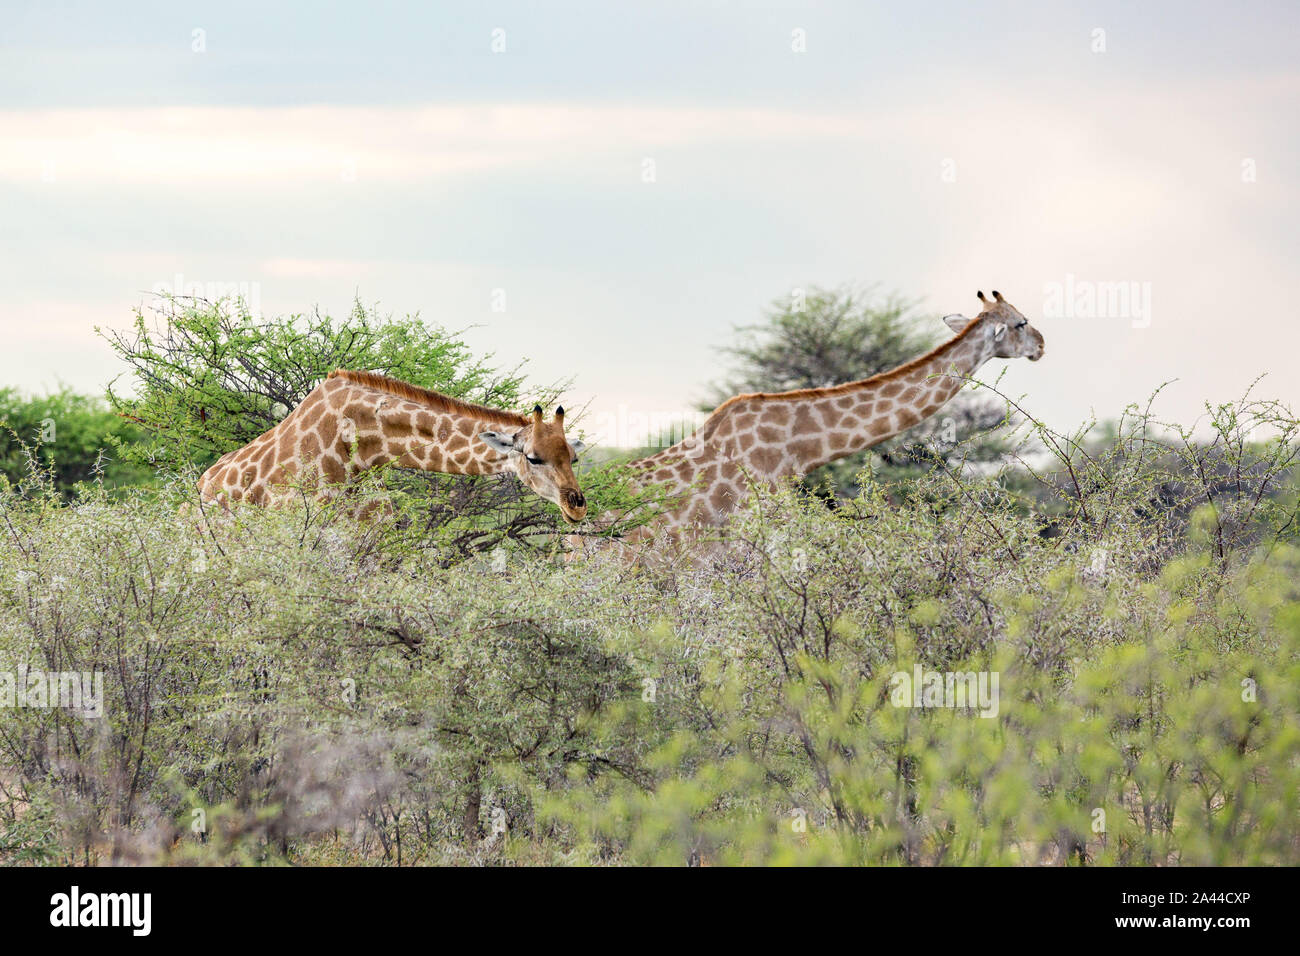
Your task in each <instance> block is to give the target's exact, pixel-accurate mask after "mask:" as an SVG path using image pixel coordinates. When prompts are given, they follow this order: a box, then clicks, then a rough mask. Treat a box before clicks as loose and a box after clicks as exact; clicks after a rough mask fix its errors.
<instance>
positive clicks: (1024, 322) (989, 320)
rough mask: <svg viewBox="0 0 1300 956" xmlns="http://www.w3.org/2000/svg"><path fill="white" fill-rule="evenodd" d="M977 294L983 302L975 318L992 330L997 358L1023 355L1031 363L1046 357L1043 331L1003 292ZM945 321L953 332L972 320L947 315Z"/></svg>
mask: <svg viewBox="0 0 1300 956" xmlns="http://www.w3.org/2000/svg"><path fill="white" fill-rule="evenodd" d="M975 294H976V295H977V296H978V297H979V300H980V302H981V303H983V305H984V308H983V309H982V310H981V311H980V314H979V315H977V316H975V319H976V320H979V321H982V322H984V323H985V326H986V327H987V328H988V329H989V332H988V334H989V335H991V336H992V339H993V354H994V355H996V356H997V357H998V358H1022V357H1023V358H1027V359H1029V361H1031V362H1037V361H1038V360H1039V359H1040V358H1042V357H1043V348H1044V346H1043V333H1041V332H1039V331H1038V330H1037V329H1036V328H1034V327H1033V326H1032V325H1030V324H1029V320H1028V319H1026V318H1025V317H1024V316H1023V315H1021V314H1020V311H1019V310H1018V309H1017V308H1016V307H1015V306H1014V305H1012V304H1011V303H1010V302H1008V301H1007V300H1006V299H1004V298H1002V293H1001V292H997V291H996V290H995V291H994V293H993V298H992V299H990V298H987V297H986V296H985V295H984V293H983V292H976V293H975ZM943 320H944V321H945V322H947V323H948V327H949V328H950V329H952V330H953V331H954V332H960V331H962V330H963V329H964V328H966V326H967V325H968V324H970V322H971V321H972V320H971V319H968V318H966V316H964V315H945V316H944V317H943Z"/></svg>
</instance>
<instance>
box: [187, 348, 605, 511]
mask: <svg viewBox="0 0 1300 956" xmlns="http://www.w3.org/2000/svg"><path fill="white" fill-rule="evenodd" d="M489 426H492V427H489ZM584 447H585V446H584V444H583V443H582V442H580V441H577V440H574V441H569V440H568V439H566V438H565V436H564V408H563V407H560V408H557V409H556V410H555V416H554V418H553V419H552V420H551V421H550V422H546V421H544V420H543V415H542V409H541V406H536V407H535V408H534V409H533V414H532V417H531V418H528V417H525V416H523V415H519V414H516V413H514V412H509V411H502V410H501V409H496V408H487V407H485V406H483V405H475V404H472V403H470V402H466V401H462V400H460V399H457V398H452V397H450V396H448V395H443V394H441V393H439V392H434V391H430V390H429V389H425V388H420V387H419V386H416V385H410V384H408V383H406V382H401V381H398V380H397V379H392V378H388V377H386V376H383V375H377V374H374V373H371V372H352V371H347V370H344V369H336V370H335V371H333V372H330V374H329V376H328V377H327V378H326V379H325V380H324V381H323V382H321V383H320V384H319V385H317V386H316V388H314V389H312V391H311V392H310V393H309V394H308V395H307V397H306V398H304V399H303V400H302V402H301V403H300V404H299V405H298V407H297V408H295V409H294V410H293V411H292V412H290V413H289V415H287V416H286V417H285V418H284V420H283V421H281V422H280V423H279V424H278V425H276V426H275V427H274V428H272V429H270V430H269V431H267V432H265V433H264V434H262V435H261V436H259V437H258V438H255V439H253V441H251V442H249V443H248V444H247V445H245V446H244V447H243V448H240V449H237V450H236V451H232V452H228V453H227V454H225V455H223V456H222V457H221V458H219V459H218V460H217V461H216V463H215V464H213V465H212V467H211V468H209V469H208V470H207V471H205V472H204V473H203V476H202V477H201V478H200V479H199V493H200V496H201V497H202V498H203V499H205V500H207V501H212V502H216V503H218V504H220V505H222V506H223V507H228V506H229V505H230V504H232V503H234V502H239V501H244V502H251V503H254V504H262V505H276V504H280V503H282V502H283V501H285V500H286V499H289V498H291V497H293V496H294V494H295V493H296V492H297V490H298V487H306V488H308V489H311V490H313V491H314V492H315V493H316V495H317V496H318V497H330V496H331V495H333V494H336V493H337V492H338V491H339V490H340V489H343V488H346V487H347V486H348V485H349V484H350V483H351V482H353V481H355V480H356V479H357V478H358V477H359V476H360V475H361V473H363V472H365V471H367V470H368V469H371V468H375V467H378V466H380V465H385V464H389V463H391V464H394V465H396V466H397V467H399V468H420V469H423V470H425V471H440V472H446V473H448V474H453V475H496V474H503V473H513V474H515V475H517V476H518V477H519V479H520V480H521V481H522V482H523V483H524V484H525V485H527V486H528V487H529V488H531V489H532V490H533V491H534V492H536V493H537V494H538V495H540V496H541V497H543V498H545V499H546V500H547V501H551V502H554V503H555V504H556V505H558V506H559V508H560V513H561V514H562V515H563V516H564V518H565V519H566V520H567V521H568V522H570V523H576V522H579V521H581V520H582V519H583V517H584V516H585V515H586V513H587V502H586V499H585V498H584V497H583V494H582V491H581V489H580V488H579V487H578V480H577V477H576V476H575V475H574V473H573V465H574V464H575V463H576V462H577V460H578V455H579V454H580V453H581V452H582V450H583V449H584Z"/></svg>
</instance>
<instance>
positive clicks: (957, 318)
mask: <svg viewBox="0 0 1300 956" xmlns="http://www.w3.org/2000/svg"><path fill="white" fill-rule="evenodd" d="M943 320H944V321H945V322H947V323H948V328H950V329H952V330H953V331H954V332H960V331H961V330H962V329H964V328H966V326H967V325H968V324H970V319H968V318H966V316H964V315H960V314H956V315H945V316H944V317H943Z"/></svg>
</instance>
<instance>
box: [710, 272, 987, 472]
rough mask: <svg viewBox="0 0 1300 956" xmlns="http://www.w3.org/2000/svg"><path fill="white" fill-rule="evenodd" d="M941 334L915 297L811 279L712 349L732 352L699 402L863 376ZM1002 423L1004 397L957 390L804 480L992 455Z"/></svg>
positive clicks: (909, 356) (714, 403)
mask: <svg viewBox="0 0 1300 956" xmlns="http://www.w3.org/2000/svg"><path fill="white" fill-rule="evenodd" d="M942 333H943V326H942V324H941V323H940V322H939V320H938V318H935V317H931V316H924V315H918V314H917V312H916V303H915V302H914V301H911V300H908V299H905V298H902V297H901V296H899V295H898V294H896V293H887V294H879V293H877V292H876V290H875V289H874V288H871V287H867V288H861V287H854V286H844V287H840V288H836V289H824V288H819V287H812V288H809V289H807V290H806V291H805V292H804V293H803V294H801V295H799V296H790V297H783V298H779V299H776V300H774V301H773V302H772V304H771V305H770V306H769V308H768V310H767V312H766V313H765V314H764V317H763V321H761V322H759V323H756V324H754V325H747V326H740V327H738V328H737V329H736V341H735V342H734V343H733V344H731V345H728V346H724V347H723V348H721V349H720V350H719V351H720V352H721V353H722V354H723V355H724V356H726V357H727V358H729V359H730V360H731V363H732V371H731V374H730V375H729V376H728V377H727V378H725V379H724V380H723V381H721V382H720V383H718V384H717V385H715V386H714V387H713V389H712V392H711V397H710V400H709V401H707V402H705V403H704V404H703V405H702V409H703V410H704V411H711V410H712V409H713V408H715V407H717V406H718V405H719V404H721V403H722V402H723V401H725V400H726V399H727V398H730V397H731V396H732V395H735V394H737V393H740V392H785V391H790V390H792V389H799V388H820V387H822V386H826V385H835V384H839V383H841V382H852V381H856V380H858V379H863V378H869V377H870V376H872V375H876V374H878V373H880V372H886V371H889V370H890V369H892V368H896V367H897V366H899V365H902V364H903V363H904V362H907V361H909V360H911V359H913V358H916V357H917V356H918V355H921V354H923V353H925V352H926V351H928V350H929V349H931V348H933V347H934V346H935V345H936V344H938V343H939V341H941V339H942V338H943V334H942ZM1005 421H1006V412H1005V409H1004V407H1003V405H1002V404H1001V403H999V402H997V401H996V400H993V399H990V398H987V397H984V398H980V397H976V396H975V395H972V394H968V393H965V392H963V393H961V394H959V395H958V396H957V397H956V398H954V399H953V400H952V401H951V402H949V403H948V404H947V405H946V406H945V407H944V408H943V409H942V410H941V411H940V412H939V413H938V414H937V415H935V416H933V417H931V418H929V419H927V420H926V421H924V422H922V423H921V424H920V425H918V426H917V427H916V428H913V429H910V430H908V431H907V432H906V433H904V434H903V435H900V436H898V437H897V438H894V439H892V440H890V441H887V442H884V443H882V444H880V445H877V446H876V447H874V448H872V449H870V450H868V451H865V452H860V453H858V454H855V455H850V456H849V457H847V458H844V459H841V460H839V461H835V462H832V463H831V464H829V465H826V466H824V467H823V468H820V469H818V470H817V471H815V472H813V473H812V474H811V475H809V476H808V477H807V478H806V479H805V481H806V483H807V484H808V485H809V486H813V487H820V486H825V485H827V484H829V485H830V487H831V488H833V489H834V490H835V491H836V493H838V494H840V495H853V494H855V493H856V491H857V481H856V476H857V475H858V473H859V472H861V471H862V469H863V468H864V467H867V466H868V465H871V466H873V467H876V468H883V470H884V471H886V472H889V473H892V474H893V475H895V476H898V477H901V476H903V475H906V474H915V473H917V472H918V471H920V470H924V469H927V468H929V467H934V466H935V465H936V464H940V463H944V464H946V463H947V462H949V461H950V460H956V459H964V460H975V461H992V460H996V459H997V457H998V456H999V455H1000V454H1001V453H1002V450H1003V449H1002V448H1001V446H1000V443H999V442H998V441H997V440H996V438H995V437H994V436H993V435H991V434H989V433H990V432H991V430H992V429H995V428H997V427H998V426H999V425H1001V424H1003V423H1004V422H1005Z"/></svg>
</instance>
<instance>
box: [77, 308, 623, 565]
mask: <svg viewBox="0 0 1300 956" xmlns="http://www.w3.org/2000/svg"><path fill="white" fill-rule="evenodd" d="M152 313H153V314H152V316H151V317H146V315H145V312H144V310H142V309H137V310H136V313H135V321H134V323H133V324H132V326H131V328H129V329H125V330H103V329H97V330H96V331H97V332H99V334H100V335H101V336H102V337H103V338H104V339H105V340H107V342H108V343H109V345H110V346H111V347H112V349H113V350H114V351H115V352H116V353H117V355H118V357H119V358H121V359H122V360H123V361H124V362H125V363H126V364H127V366H128V367H129V369H130V379H129V382H130V386H131V388H130V390H129V391H128V390H126V389H123V388H120V387H118V385H117V382H116V381H115V382H114V383H113V384H112V385H110V387H109V389H108V398H109V402H110V404H111V406H112V408H113V410H114V411H115V412H117V413H118V414H119V415H121V416H123V417H124V418H126V419H129V420H130V421H132V422H134V423H136V424H137V425H138V426H140V429H141V431H142V432H143V435H142V437H139V439H138V440H135V441H131V442H120V443H118V447H119V449H120V453H121V456H122V457H123V458H124V459H127V460H130V461H135V462H139V463H147V464H149V465H151V466H153V467H155V468H158V469H159V470H161V471H164V472H166V473H170V474H173V475H179V474H190V475H193V474H196V473H198V472H201V471H202V470H203V469H205V468H206V467H207V466H208V465H210V464H211V463H212V462H213V461H215V460H216V459H217V458H219V457H220V456H221V455H223V454H225V453H226V452H228V451H232V450H234V449H236V448H239V447H241V446H243V445H245V444H247V443H248V442H249V441H251V440H253V439H254V438H256V437H257V436H258V435H260V434H262V433H263V432H264V431H266V430H267V429H269V428H272V427H274V426H275V425H276V424H277V423H278V422H279V421H280V420H281V419H283V418H284V417H285V416H286V415H287V414H288V413H289V412H290V411H291V410H292V409H293V408H294V407H296V406H297V405H298V404H299V403H300V402H301V401H302V400H303V399H304V398H305V397H306V396H307V394H308V393H309V392H310V391H311V390H312V389H313V388H315V387H316V385H318V384H319V383H320V381H321V380H322V379H324V378H325V377H326V376H327V375H328V374H329V373H330V371H332V370H333V369H336V368H351V369H363V370H366V371H374V372H380V373H382V374H385V375H389V376H392V377H394V378H399V379H402V380H403V381H407V382H411V383H412V384H415V385H419V386H422V387H424V388H429V389H434V390H436V391H439V392H442V393H444V394H446V395H451V396H454V397H456V398H464V399H467V400H468V401H472V402H476V403H479V404H484V405H492V406H497V407H504V408H520V407H530V406H532V405H533V404H534V403H537V402H540V403H542V404H544V405H546V406H548V407H549V406H551V405H552V404H553V403H554V401H555V399H556V396H557V395H558V394H559V392H560V390H561V389H562V387H563V385H556V386H550V387H544V388H535V387H534V388H531V389H529V390H528V394H527V397H524V395H523V393H524V383H523V378H522V376H521V375H520V374H519V371H518V369H512V370H508V371H501V370H498V369H496V368H494V367H492V366H491V365H490V364H488V362H487V361H486V360H484V359H480V358H476V357H475V356H474V355H473V354H472V353H471V351H470V349H469V347H468V346H467V345H465V343H464V342H463V341H461V340H460V339H459V338H458V337H457V336H456V335H454V334H452V333H450V332H448V331H446V330H445V329H443V328H440V327H438V326H432V325H426V324H425V323H424V322H423V321H422V320H421V319H420V318H419V317H418V316H414V315H412V316H406V317H404V318H393V317H391V316H380V315H378V314H376V313H375V312H374V311H373V310H368V309H366V308H365V307H364V306H363V305H362V304H361V303H360V302H358V303H356V304H355V305H354V307H353V309H352V312H351V313H350V314H349V315H348V316H347V318H346V319H343V320H342V321H339V320H335V319H333V318H331V317H330V316H328V315H323V314H321V313H320V312H319V311H315V312H312V313H310V314H308V315H292V316H288V317H283V318H261V317H257V316H254V315H252V314H251V313H250V312H249V311H248V309H247V307H246V305H245V304H244V303H243V302H242V301H239V300H235V301H233V302H232V301H220V302H216V303H210V302H206V301H202V300H196V299H189V298H175V297H168V298H164V299H161V300H159V301H158V302H157V303H156V304H155V307H154V309H153V310H152ZM489 358H490V356H489ZM382 482H383V485H384V487H385V490H386V492H389V493H392V494H395V495H397V496H398V498H399V499H400V500H401V501H402V502H404V503H406V504H411V505H412V506H411V507H410V508H409V509H407V510H406V517H407V518H408V519H409V520H408V522H407V524H406V525H405V528H406V529H407V532H408V533H409V534H410V535H411V536H412V537H413V539H416V540H418V541H420V542H421V543H422V544H425V545H427V544H428V543H430V542H436V543H437V544H438V546H439V547H442V548H443V549H444V550H445V553H446V554H447V555H448V558H447V560H448V561H451V560H456V559H459V558H462V557H464V556H465V555H467V554H470V553H473V552H477V551H483V550H488V549H491V548H493V547H495V546H496V545H498V544H500V543H502V542H503V541H504V540H506V539H510V540H512V541H515V542H522V543H533V544H548V545H549V544H550V543H553V542H554V540H555V537H556V532H557V531H559V530H561V528H560V524H559V521H558V513H557V512H556V511H555V509H554V507H552V506H549V505H547V504H546V503H545V502H543V501H542V500H541V499H539V498H537V497H536V496H535V495H531V494H526V493H524V492H523V490H522V486H521V485H520V484H519V482H517V481H515V480H513V479H499V478H491V477H489V478H483V477H475V476H456V475H441V474H430V473H427V472H422V471H411V470H399V469H396V468H391V469H387V470H386V471H385V472H384V474H383V478H382ZM621 484H622V482H621V478H620V477H619V476H617V475H614V474H605V473H604V472H601V473H599V474H596V475H589V476H587V477H585V478H584V485H585V486H586V487H587V490H588V493H589V494H590V493H592V492H599V493H602V494H603V496H604V497H605V498H607V499H610V500H614V499H618V500H622V499H621V498H620V497H619V496H620V495H621V490H620V489H621Z"/></svg>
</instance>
